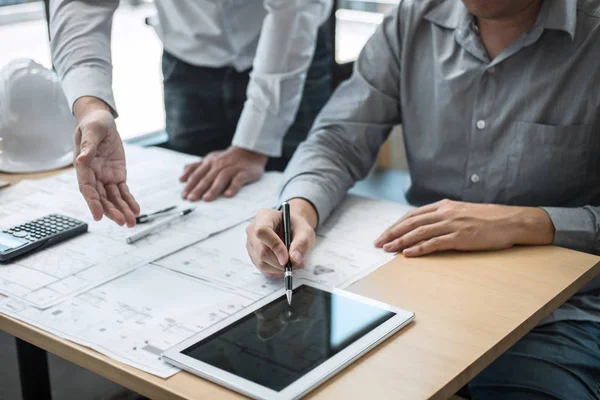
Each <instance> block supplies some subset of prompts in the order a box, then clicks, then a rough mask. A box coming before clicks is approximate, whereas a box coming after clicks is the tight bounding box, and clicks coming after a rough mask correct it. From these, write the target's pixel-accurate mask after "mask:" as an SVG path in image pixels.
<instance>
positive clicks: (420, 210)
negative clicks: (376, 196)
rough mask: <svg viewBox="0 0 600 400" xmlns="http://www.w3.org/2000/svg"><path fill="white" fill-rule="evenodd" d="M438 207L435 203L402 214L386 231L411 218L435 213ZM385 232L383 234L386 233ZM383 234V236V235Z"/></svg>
mask: <svg viewBox="0 0 600 400" xmlns="http://www.w3.org/2000/svg"><path fill="white" fill-rule="evenodd" d="M439 206H440V205H439V202H437V203H432V204H428V205H426V206H423V207H419V208H417V209H415V210H412V211H409V212H407V213H406V214H404V215H403V216H402V218H400V219H399V220H398V221H396V222H394V223H393V224H392V225H391V226H390V227H389V228H388V229H387V230H389V229H391V228H392V227H394V226H396V225H398V224H401V223H402V222H404V221H406V220H407V219H409V218H413V217H417V216H419V215H423V214H428V213H431V212H434V211H437V209H438V208H439ZM387 230H386V231H385V232H387ZM385 232H384V233H383V234H385ZM383 234H382V236H383ZM378 240H379V239H378ZM378 240H377V241H378ZM377 241H376V242H377ZM376 246H377V245H376ZM378 247H381V246H378Z"/></svg>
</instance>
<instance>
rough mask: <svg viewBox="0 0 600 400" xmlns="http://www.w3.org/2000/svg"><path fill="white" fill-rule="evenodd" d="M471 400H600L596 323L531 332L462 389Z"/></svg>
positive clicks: (572, 323)
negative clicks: (466, 390) (467, 390)
mask: <svg viewBox="0 0 600 400" xmlns="http://www.w3.org/2000/svg"><path fill="white" fill-rule="evenodd" d="M468 389H469V392H470V397H471V399H473V400H557V399H559V400H592V399H595V400H597V399H600V323H597V322H584V321H560V322H554V323H551V324H547V325H541V326H538V327H536V328H534V329H533V330H532V331H531V332H529V333H528V334H527V335H526V336H525V337H524V338H523V339H521V340H520V341H519V342H518V343H517V344H515V345H514V346H513V347H512V348H510V349H509V350H508V351H507V352H506V353H504V354H502V355H501V356H500V357H499V358H498V359H497V360H496V361H494V362H493V363H492V364H491V365H490V366H489V367H487V368H486V369H484V370H483V372H481V373H480V374H479V375H478V376H476V377H475V378H474V379H473V380H472V381H471V383H469V385H468Z"/></svg>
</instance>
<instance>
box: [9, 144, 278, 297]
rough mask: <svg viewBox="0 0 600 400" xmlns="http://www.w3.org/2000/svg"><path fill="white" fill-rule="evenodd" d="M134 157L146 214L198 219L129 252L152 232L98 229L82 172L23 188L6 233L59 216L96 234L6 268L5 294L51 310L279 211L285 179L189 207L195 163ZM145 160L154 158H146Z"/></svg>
mask: <svg viewBox="0 0 600 400" xmlns="http://www.w3.org/2000/svg"><path fill="white" fill-rule="evenodd" d="M127 149H128V156H129V155H131V157H129V158H128V162H129V163H130V164H131V166H130V167H129V182H130V187H131V191H132V192H133V193H134V194H135V196H136V197H137V198H138V201H139V203H140V205H141V207H142V212H149V211H153V210H157V209H159V208H164V207H166V206H170V205H178V206H179V207H181V208H183V207H190V206H193V207H195V210H194V212H192V213H191V214H189V215H188V216H186V217H185V218H182V219H181V220H177V221H175V222H173V224H172V226H169V227H165V228H164V229H161V230H159V231H157V232H156V233H154V234H151V235H149V236H147V237H146V238H144V239H142V240H139V241H137V242H135V243H133V244H126V242H125V237H126V236H128V235H130V234H132V233H135V232H136V231H137V230H139V229H145V228H146V227H147V226H148V225H147V224H146V225H140V226H137V227H135V228H132V229H128V228H124V227H119V226H118V225H116V224H115V223H113V222H112V221H110V220H108V219H107V218H103V220H102V221H100V222H94V221H93V220H92V218H91V215H90V213H89V211H88V209H87V205H86V203H85V201H84V200H83V198H82V197H81V195H80V193H79V191H78V188H77V181H76V179H75V175H74V171H72V170H69V171H66V172H64V173H62V174H59V175H57V176H55V177H53V178H50V179H45V180H41V181H36V182H35V184H33V183H31V182H27V181H25V182H22V183H20V184H18V185H15V186H14V187H12V188H10V189H7V191H6V192H5V191H3V192H2V196H3V197H2V207H1V208H0V230H2V229H5V228H8V227H11V226H15V225H18V224H21V223H24V222H26V221H30V220H32V219H36V218H39V217H42V216H44V215H47V214H50V213H59V214H64V215H68V216H71V217H74V218H77V219H79V220H82V221H84V222H87V223H88V226H89V232H88V233H87V234H84V235H81V236H78V237H76V238H74V239H70V240H68V241H66V242H63V243H61V244H58V245H56V246H52V247H49V248H48V249H46V250H44V251H42V252H39V253H35V254H33V255H31V256H28V257H25V258H22V259H19V260H17V261H15V262H13V263H11V264H7V265H2V266H0V293H2V294H4V295H8V296H11V297H14V298H17V299H20V300H22V301H24V302H26V303H28V304H30V305H33V306H36V307H40V308H47V307H50V306H53V305H55V304H58V303H60V302H61V301H64V300H66V299H68V298H69V297H71V296H73V295H75V294H78V293H82V292H84V291H86V290H88V289H91V288H93V287H95V286H98V285H99V284H101V283H103V282H106V281H109V280H111V279H114V278H116V277H118V276H120V275H122V274H124V273H127V272H129V271H132V270H133V269H135V268H137V267H139V266H141V265H144V264H147V263H149V262H151V261H154V260H156V259H158V258H160V257H163V256H165V255H168V254H171V253H173V252H176V251H177V250H180V249H182V248H184V247H186V246H189V245H191V244H194V243H196V242H198V241H200V240H203V239H205V238H207V237H209V236H211V235H214V234H216V233H218V232H221V231H223V230H225V229H227V228H229V227H231V226H234V225H236V224H239V223H240V222H242V221H245V220H247V219H249V218H251V217H252V216H253V215H254V214H255V213H256V211H257V210H258V209H260V208H265V207H273V206H274V205H275V204H276V201H277V190H278V187H279V183H280V179H281V177H280V174H278V173H269V174H266V175H265V176H264V178H263V179H261V180H260V181H259V182H256V183H254V184H251V185H248V186H246V187H244V188H242V189H241V191H240V193H239V195H238V196H236V197H235V198H233V199H225V198H220V199H218V200H216V201H213V202H210V203H206V202H197V203H189V202H186V201H183V200H182V199H181V196H180V193H181V190H182V184H180V183H179V182H178V176H179V174H180V173H181V170H182V168H183V165H184V164H185V163H186V162H189V161H190V157H189V156H187V155H182V154H179V153H175V152H170V151H167V150H162V149H138V148H130V147H128V148H127ZM144 152H148V153H149V154H146V155H144V156H142V154H143V153H144ZM33 187H35V190H34V189H33ZM4 199H8V200H9V201H7V202H4ZM10 200H12V201H10Z"/></svg>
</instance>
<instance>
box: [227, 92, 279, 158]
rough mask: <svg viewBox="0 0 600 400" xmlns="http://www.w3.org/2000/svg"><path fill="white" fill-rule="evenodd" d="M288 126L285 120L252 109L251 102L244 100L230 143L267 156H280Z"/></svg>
mask: <svg viewBox="0 0 600 400" xmlns="http://www.w3.org/2000/svg"><path fill="white" fill-rule="evenodd" d="M289 127H290V123H288V122H287V121H284V120H282V119H281V118H278V117H276V116H273V115H271V114H268V113H267V112H262V111H258V110H254V109H252V105H251V103H250V102H246V105H245V106H244V110H243V111H242V115H241V116H240V119H239V121H238V125H237V129H236V131H235V135H234V136H233V141H232V143H231V144H232V145H233V146H236V147H242V148H244V149H247V150H251V151H254V152H257V153H261V154H264V155H267V156H269V157H280V156H281V153H282V151H281V147H282V145H283V137H284V136H285V133H286V132H287V130H288V129H289Z"/></svg>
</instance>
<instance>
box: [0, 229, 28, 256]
mask: <svg viewBox="0 0 600 400" xmlns="http://www.w3.org/2000/svg"><path fill="white" fill-rule="evenodd" d="M25 243H27V240H23V239H19V238H16V237H14V236H12V235H7V234H6V233H2V232H0V252H2V251H5V250H9V249H15V248H17V247H21V246H23V245H24V244H25Z"/></svg>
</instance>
